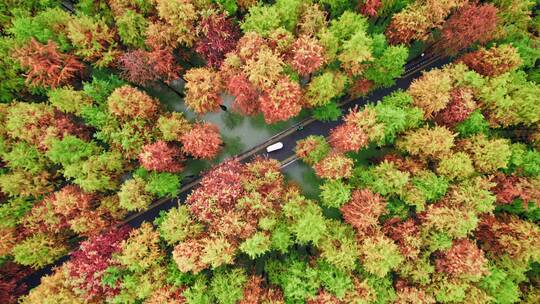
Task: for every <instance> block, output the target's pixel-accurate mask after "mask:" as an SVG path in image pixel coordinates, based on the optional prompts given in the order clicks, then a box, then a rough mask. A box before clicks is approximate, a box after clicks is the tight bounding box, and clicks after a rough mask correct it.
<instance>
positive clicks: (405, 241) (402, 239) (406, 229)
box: [383, 218, 420, 258]
mask: <svg viewBox="0 0 540 304" xmlns="http://www.w3.org/2000/svg"><path fill="white" fill-rule="evenodd" d="M383 232H384V234H385V235H386V236H388V237H389V238H391V239H392V240H393V241H394V242H396V244H397V245H398V248H399V251H400V252H401V254H403V256H404V257H409V258H414V257H416V256H417V255H418V253H419V249H418V248H417V246H416V245H417V244H413V243H412V242H411V241H414V240H418V239H420V226H419V225H418V223H416V222H415V220H414V219H412V218H409V219H407V220H406V221H401V219H400V218H392V219H389V220H387V221H386V222H384V227H383Z"/></svg>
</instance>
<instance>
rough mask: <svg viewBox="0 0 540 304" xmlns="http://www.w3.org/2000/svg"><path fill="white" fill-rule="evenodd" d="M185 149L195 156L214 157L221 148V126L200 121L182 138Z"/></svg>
mask: <svg viewBox="0 0 540 304" xmlns="http://www.w3.org/2000/svg"><path fill="white" fill-rule="evenodd" d="M180 141H181V142H182V145H183V148H184V151H185V152H186V153H188V154H191V155H193V156H194V157H195V158H206V159H212V158H214V157H215V156H216V155H217V154H218V153H219V150H220V149H221V144H222V140H221V135H220V134H219V128H218V127H217V126H215V125H213V124H211V123H198V124H195V125H194V126H193V128H191V130H190V131H189V132H187V133H185V134H184V135H183V136H182V137H181V138H180Z"/></svg>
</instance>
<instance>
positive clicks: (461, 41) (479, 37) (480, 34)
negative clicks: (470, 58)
mask: <svg viewBox="0 0 540 304" xmlns="http://www.w3.org/2000/svg"><path fill="white" fill-rule="evenodd" d="M496 27H497V8H496V7H495V6H494V5H492V4H484V5H478V4H466V5H464V6H462V7H460V8H459V9H458V10H457V11H456V13H455V14H453V15H452V16H451V17H450V18H449V19H448V21H446V23H445V24H444V27H443V29H442V35H441V40H440V41H441V44H440V45H439V46H438V47H439V48H440V50H444V52H446V53H448V54H454V53H457V52H458V51H460V50H462V49H465V48H467V47H469V46H471V45H472V44H473V43H480V44H485V43H486V42H488V41H489V40H490V39H491V38H492V37H493V35H494V33H495V29H496Z"/></svg>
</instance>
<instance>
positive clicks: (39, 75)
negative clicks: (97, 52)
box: [14, 38, 84, 88]
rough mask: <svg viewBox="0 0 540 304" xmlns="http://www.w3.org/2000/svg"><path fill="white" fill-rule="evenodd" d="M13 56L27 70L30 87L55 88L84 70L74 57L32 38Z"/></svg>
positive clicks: (52, 44)
mask: <svg viewBox="0 0 540 304" xmlns="http://www.w3.org/2000/svg"><path fill="white" fill-rule="evenodd" d="M14 56H15V58H17V59H18V60H19V61H20V63H21V66H22V67H24V68H26V69H27V70H28V72H27V74H26V82H27V83H29V84H30V85H32V86H43V87H51V88H56V87H59V86H61V85H64V84H67V83H69V82H71V81H72V80H73V79H74V78H75V77H76V76H77V75H81V74H82V70H83V69H84V66H83V64H82V63H80V62H79V60H77V58H75V56H73V55H69V54H63V53H61V52H60V51H59V50H58V45H57V44H56V43H55V42H53V41H50V40H49V42H48V43H47V44H41V43H39V42H38V41H36V40H35V39H33V38H32V40H30V41H29V42H28V44H26V45H25V46H24V47H22V48H20V49H17V50H16V51H15V52H14Z"/></svg>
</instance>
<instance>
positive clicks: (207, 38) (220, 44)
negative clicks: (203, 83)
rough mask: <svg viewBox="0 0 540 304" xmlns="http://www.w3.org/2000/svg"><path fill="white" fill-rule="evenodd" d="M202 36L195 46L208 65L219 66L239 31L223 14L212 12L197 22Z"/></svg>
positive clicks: (234, 44) (233, 43) (234, 42)
mask: <svg viewBox="0 0 540 304" xmlns="http://www.w3.org/2000/svg"><path fill="white" fill-rule="evenodd" d="M199 30H200V31H201V32H202V33H203V36H202V37H201V38H200V39H199V41H198V42H197V44H196V46H195V51H196V52H197V53H199V54H200V55H201V56H202V57H203V58H204V59H205V60H206V62H207V64H208V65H209V66H212V67H215V68H219V67H220V66H221V63H222V62H223V59H224V58H225V54H227V53H228V52H230V51H232V50H234V48H235V47H236V43H237V41H238V39H239V38H240V31H239V29H238V27H237V26H236V25H234V24H233V23H232V22H231V21H230V20H229V19H227V18H226V17H225V14H212V15H210V16H208V17H205V18H203V20H202V21H201V23H200V24H199Z"/></svg>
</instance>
